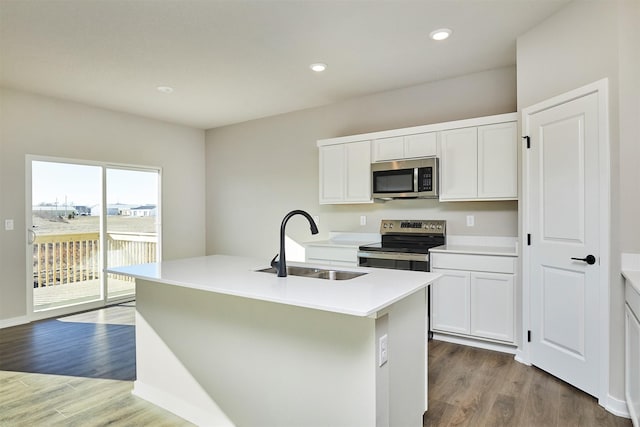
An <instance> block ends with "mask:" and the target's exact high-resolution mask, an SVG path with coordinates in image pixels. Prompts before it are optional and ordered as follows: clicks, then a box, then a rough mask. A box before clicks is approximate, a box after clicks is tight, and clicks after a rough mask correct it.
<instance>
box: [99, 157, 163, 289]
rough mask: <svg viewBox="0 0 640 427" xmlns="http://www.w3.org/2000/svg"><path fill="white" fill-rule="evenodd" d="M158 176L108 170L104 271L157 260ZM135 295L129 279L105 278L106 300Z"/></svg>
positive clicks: (146, 171)
mask: <svg viewBox="0 0 640 427" xmlns="http://www.w3.org/2000/svg"><path fill="white" fill-rule="evenodd" d="M158 185H159V172H158V171H157V170H133V169H116V168H107V170H106V195H107V198H106V201H107V208H106V214H107V215H106V236H105V239H106V248H107V261H106V262H107V267H121V266H125V265H133V264H144V263H148V262H156V261H157V260H158V251H159V245H158V228H159V227H158V224H159V206H158V198H159V187H158ZM134 295H135V282H134V280H133V279H132V278H130V277H125V276H121V275H116V274H111V273H108V274H107V299H110V300H113V299H125V298H131V297H132V296H134Z"/></svg>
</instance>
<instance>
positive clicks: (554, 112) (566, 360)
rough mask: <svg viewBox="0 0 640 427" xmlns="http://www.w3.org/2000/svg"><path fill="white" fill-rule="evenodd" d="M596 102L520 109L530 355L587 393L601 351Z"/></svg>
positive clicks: (595, 386) (587, 99)
mask: <svg viewBox="0 0 640 427" xmlns="http://www.w3.org/2000/svg"><path fill="white" fill-rule="evenodd" d="M598 109H599V101H598V93H597V92H596V93H590V94H587V95H584V96H581V97H578V98H576V99H572V100H570V101H567V102H564V103H562V104H559V105H554V106H552V107H549V108H546V109H542V110H538V111H534V112H532V113H529V111H530V110H529V109H527V110H525V111H524V112H523V115H524V129H525V134H527V135H528V136H529V137H530V144H531V148H530V149H528V150H525V151H526V154H525V155H526V156H527V157H528V159H527V160H528V162H529V169H528V170H529V174H528V176H527V177H525V180H526V181H527V182H528V186H529V196H528V197H527V200H526V202H525V209H526V210H527V215H528V218H529V220H528V224H529V231H528V233H530V234H531V236H530V238H531V244H530V246H528V247H527V248H528V250H529V251H530V252H529V263H530V264H529V289H530V310H531V311H530V319H531V325H530V326H531V328H530V329H531V344H530V357H531V363H532V364H533V365H536V366H538V367H539V368H541V369H543V370H545V371H548V372H549V373H551V374H553V375H555V376H557V377H559V378H560V379H562V380H564V381H566V382H568V383H570V384H572V385H574V386H575V387H577V388H579V389H581V390H583V391H585V392H587V393H589V394H592V395H594V396H598V394H599V393H598V390H599V378H600V366H601V365H600V360H599V358H600V357H601V353H600V351H602V352H605V351H607V349H606V348H602V349H600V348H599V344H600V338H599V327H600V305H599V300H598V299H599V286H600V285H599V283H600V280H599V276H600V255H601V254H600V244H601V239H600V226H599V221H600V206H599V202H600V188H601V187H600V169H599V122H598V119H599V118H598ZM525 237H526V236H525ZM591 257H593V259H591ZM576 258H578V259H576ZM587 258H588V259H587ZM580 259H584V260H580Z"/></svg>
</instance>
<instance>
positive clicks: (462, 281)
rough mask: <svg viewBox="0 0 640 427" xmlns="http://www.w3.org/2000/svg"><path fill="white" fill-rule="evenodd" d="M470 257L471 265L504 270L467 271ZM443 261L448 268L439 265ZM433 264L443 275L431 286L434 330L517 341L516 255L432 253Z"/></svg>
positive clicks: (495, 339)
mask: <svg viewBox="0 0 640 427" xmlns="http://www.w3.org/2000/svg"><path fill="white" fill-rule="evenodd" d="M457 258H459V261H458V260H457ZM469 259H471V261H472V262H471V263H470V265H471V266H475V267H479V268H482V269H487V270H498V271H500V272H492V271H468V270H465V269H467V268H469V264H466V265H465V262H464V261H465V260H469ZM439 261H440V264H441V265H446V266H447V268H438V267H437V266H438V264H439ZM431 263H432V266H433V267H432V268H431V271H433V272H437V273H440V274H442V277H441V278H440V280H438V281H437V282H436V283H435V284H433V285H432V286H431V329H432V330H433V331H434V332H442V333H446V334H455V335H464V336H467V337H472V338H481V339H486V340H491V341H500V342H502V343H508V344H513V343H514V338H515V322H514V320H515V319H514V307H515V280H514V277H515V275H514V273H515V258H509V257H495V256H481V255H459V256H457V255H455V254H431ZM458 263H459V264H460V265H458ZM452 266H455V267H456V269H452V268H451V267H452Z"/></svg>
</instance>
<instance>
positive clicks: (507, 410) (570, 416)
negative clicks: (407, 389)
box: [424, 341, 631, 427]
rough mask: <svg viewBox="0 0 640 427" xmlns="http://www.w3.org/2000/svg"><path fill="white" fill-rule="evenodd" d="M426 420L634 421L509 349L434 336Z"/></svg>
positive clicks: (534, 424)
mask: <svg viewBox="0 0 640 427" xmlns="http://www.w3.org/2000/svg"><path fill="white" fill-rule="evenodd" d="M424 425H425V426H429V427H435V426H474V427H475V426H478V427H479V426H491V427H494V426H523V427H529V426H531V427H543V426H558V427H561V426H562V427H565V426H580V427H591V426H593V427H596V426H598V427H606V426H612V427H613V426H625V427H626V426H629V427H630V426H631V421H630V420H628V419H626V418H621V417H616V416H614V415H612V414H610V413H609V412H607V411H605V410H604V408H602V407H601V406H599V405H598V402H597V400H596V399H595V398H593V397H591V396H589V395H587V394H586V393H583V392H581V391H580V390H578V389H576V388H574V387H572V386H570V385H568V384H567V383H565V382H563V381H561V380H559V379H557V378H555V377H553V376H551V375H549V374H547V373H546V372H544V371H542V370H540V369H538V368H535V367H532V366H526V365H523V364H521V363H519V362H516V361H515V360H514V358H513V356H512V355H510V354H504V353H498V352H494V351H488V350H481V349H476V348H472V347H466V346H461V345H456V344H450V343H446V342H442V341H431V342H430V343H429V411H428V412H427V413H426V414H425V416H424Z"/></svg>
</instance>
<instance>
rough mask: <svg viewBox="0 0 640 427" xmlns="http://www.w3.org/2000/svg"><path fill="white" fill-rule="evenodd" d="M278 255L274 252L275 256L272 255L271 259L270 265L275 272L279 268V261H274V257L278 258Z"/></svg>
mask: <svg viewBox="0 0 640 427" xmlns="http://www.w3.org/2000/svg"><path fill="white" fill-rule="evenodd" d="M279 256H280V254H276V256H274V257H273V259H272V260H271V267H273V268H275V269H276V272H278V271H279V270H280V263H279V262H278V261H276V258H278V257H279Z"/></svg>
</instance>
